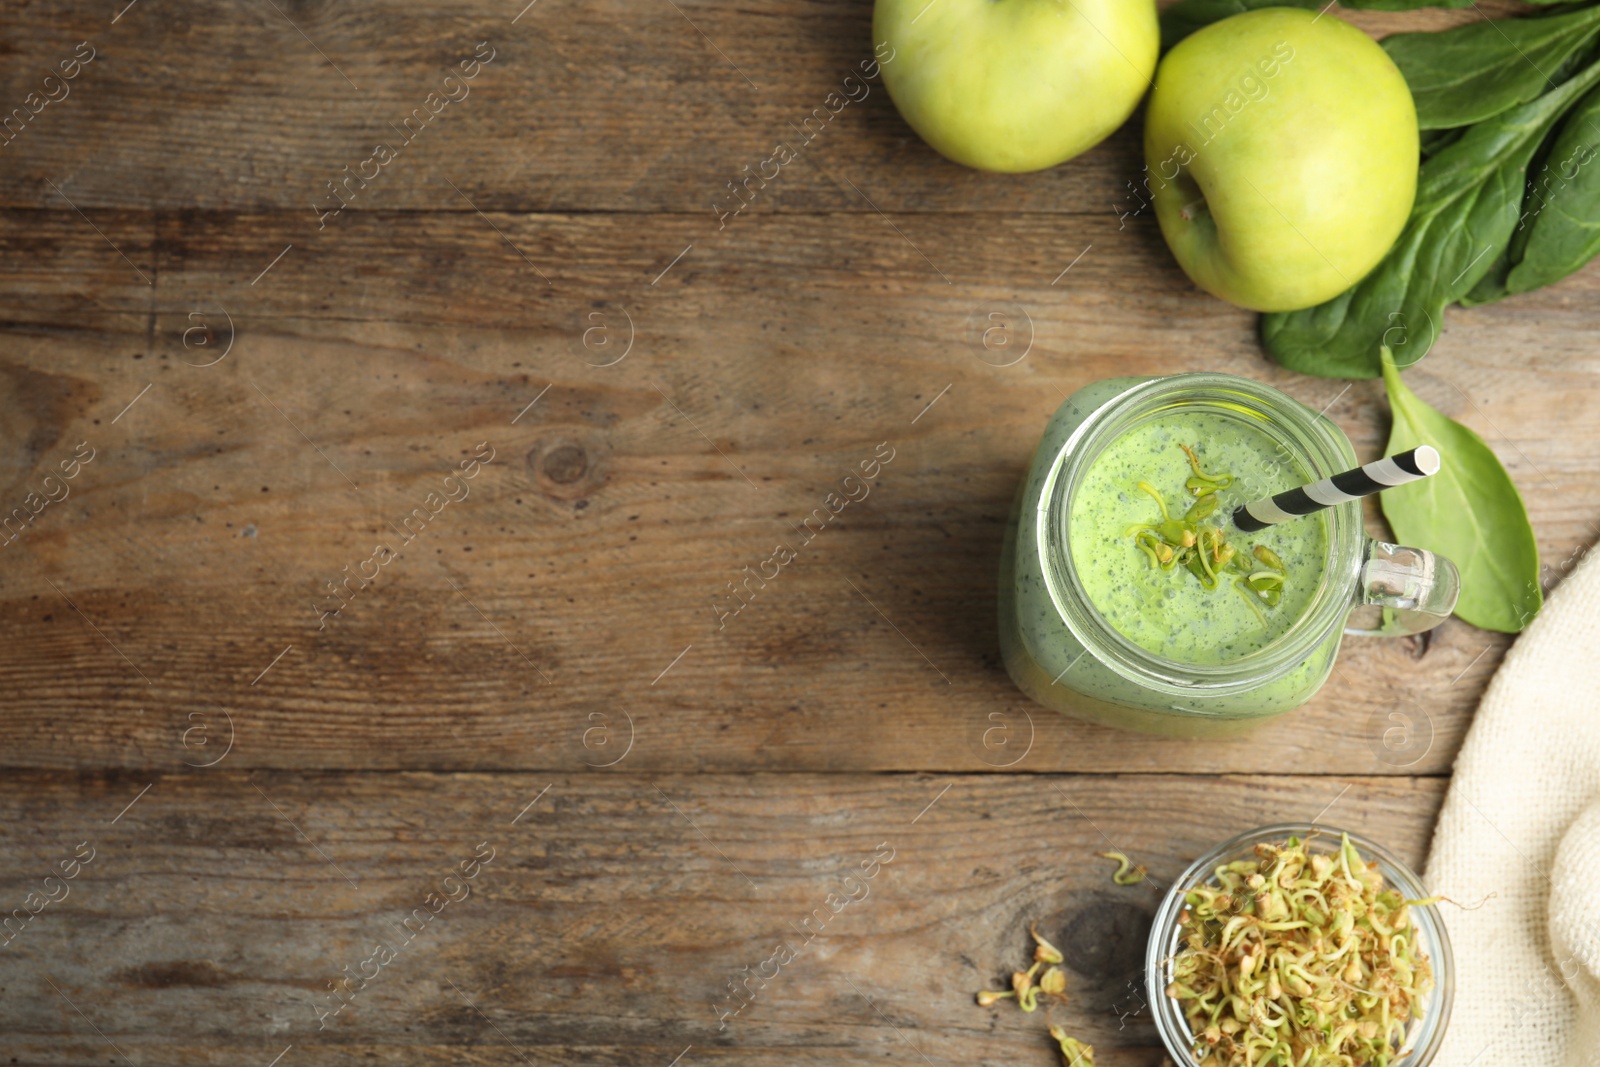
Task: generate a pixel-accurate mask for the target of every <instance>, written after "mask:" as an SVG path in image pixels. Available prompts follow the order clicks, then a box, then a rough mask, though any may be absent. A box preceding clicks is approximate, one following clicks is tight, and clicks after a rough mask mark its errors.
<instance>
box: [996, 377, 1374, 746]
mask: <svg viewBox="0 0 1600 1067" xmlns="http://www.w3.org/2000/svg"><path fill="white" fill-rule="evenodd" d="M1180 445H1185V446H1188V447H1189V448H1190V449H1192V450H1193V451H1194V452H1195V460H1196V462H1197V463H1198V464H1199V466H1200V468H1201V471H1202V472H1203V473H1204V474H1206V475H1207V476H1208V477H1210V478H1212V479H1213V482H1212V484H1215V483H1216V482H1217V481H1220V480H1221V475H1222V474H1228V475H1231V476H1232V477H1231V480H1230V481H1228V483H1227V485H1226V487H1219V488H1218V489H1217V491H1216V492H1214V493H1211V494H1209V495H1210V498H1211V499H1215V500H1216V505H1215V506H1214V508H1213V509H1212V511H1211V512H1210V514H1209V515H1203V516H1199V517H1198V520H1197V521H1196V522H1195V523H1194V524H1193V527H1194V529H1195V530H1196V531H1198V530H1199V529H1201V528H1202V527H1203V528H1204V529H1206V530H1207V531H1208V534H1207V536H1208V537H1212V536H1216V535H1217V532H1218V531H1220V535H1221V541H1222V544H1223V545H1224V546H1226V547H1231V548H1232V549H1233V550H1234V554H1235V555H1236V556H1239V557H1240V558H1239V559H1238V562H1237V563H1234V562H1233V560H1232V559H1231V558H1230V559H1229V560H1228V562H1227V563H1226V564H1222V563H1221V561H1218V563H1219V565H1220V569H1217V570H1216V571H1215V579H1216V580H1215V581H1214V582H1212V583H1211V584H1213V585H1215V588H1206V586H1205V585H1204V584H1202V582H1201V580H1200V579H1199V578H1197V577H1196V576H1195V575H1194V574H1193V573H1191V572H1190V571H1189V570H1188V569H1187V562H1189V561H1188V560H1186V561H1185V565H1184V566H1183V568H1182V569H1180V568H1179V567H1178V566H1177V565H1176V564H1177V562H1178V560H1177V558H1176V557H1174V559H1173V562H1174V564H1175V565H1174V566H1173V567H1171V568H1167V569H1163V568H1162V566H1161V565H1160V562H1159V560H1158V561H1157V562H1156V564H1155V565H1152V560H1151V554H1149V553H1147V552H1146V551H1145V549H1151V552H1156V546H1155V545H1152V544H1151V543H1150V542H1152V541H1153V542H1156V545H1159V549H1160V551H1161V552H1166V551H1169V546H1168V545H1166V543H1165V542H1162V541H1161V540H1160V538H1159V532H1158V531H1153V530H1148V529H1147V530H1144V531H1143V532H1142V534H1141V532H1140V531H1138V529H1137V528H1138V527H1150V526H1157V525H1159V524H1160V522H1161V511H1160V508H1159V506H1158V505H1157V503H1156V500H1155V497H1154V496H1152V495H1151V494H1150V493H1147V492H1145V491H1144V490H1143V489H1140V488H1139V487H1138V483H1139V482H1141V481H1143V482H1146V483H1148V484H1149V486H1150V488H1151V489H1152V490H1154V492H1155V494H1156V495H1158V496H1160V497H1161V498H1162V500H1163V502H1164V503H1165V504H1166V506H1167V509H1168V511H1169V512H1170V514H1171V517H1172V519H1185V518H1186V514H1187V513H1188V512H1189V510H1190V509H1191V508H1192V507H1193V506H1194V505H1195V503H1196V501H1197V500H1199V499H1200V498H1199V497H1197V496H1196V495H1195V493H1194V491H1193V490H1192V489H1190V488H1189V486H1188V485H1187V484H1186V483H1188V482H1189V481H1190V480H1191V479H1194V478H1196V477H1198V476H1197V474H1196V472H1195V470H1194V469H1193V468H1191V466H1190V462H1189V458H1188V457H1187V456H1186V455H1185V454H1184V451H1183V449H1182V448H1180V447H1179V446H1180ZM1355 458H1356V457H1355V451H1354V449H1352V448H1351V447H1350V442H1349V440H1348V439H1347V438H1346V437H1345V436H1344V434H1343V433H1341V432H1340V431H1339V428H1338V427H1337V426H1335V425H1334V424H1333V423H1331V422H1329V421H1328V420H1327V419H1326V418H1325V417H1323V416H1321V415H1319V414H1318V413H1317V412H1315V411H1313V410H1311V409H1310V408H1307V407H1305V406H1304V405H1302V404H1300V403H1298V402H1296V401H1295V400H1294V399H1292V398H1290V397H1288V396H1285V395H1283V394H1282V393H1280V392H1278V391H1277V390H1275V389H1272V388H1271V387H1269V386H1265V385H1262V384H1260V383H1258V382H1252V381H1250V380H1249V379H1245V378H1238V377H1234V376H1232V375H1225V374H1205V373H1201V374H1183V375H1173V376H1169V377H1164V378H1157V379H1150V378H1118V379H1107V380H1104V381H1099V382H1093V383H1090V384H1088V385H1085V386H1083V387H1082V388H1081V389H1079V390H1078V391H1077V392H1075V393H1073V394H1072V396H1071V397H1069V398H1068V399H1067V400H1066V402H1064V403H1063V404H1062V405H1061V406H1060V407H1059V408H1058V409H1057V410H1056V413H1055V415H1054V416H1053V417H1052V418H1051V419H1050V422H1049V424H1048V425H1046V427H1045V429H1044V435H1043V437H1042V438H1041V439H1040V442H1039V447H1038V448H1037V450H1036V451H1035V453H1034V458H1033V462H1032V463H1031V464H1030V465H1029V468H1028V473H1027V475H1026V476H1025V477H1024V478H1023V479H1022V483H1021V484H1020V485H1019V486H1018V488H1017V497H1016V503H1015V505H1014V508H1013V511H1012V516H1011V521H1010V522H1009V523H1008V524H1007V529H1006V537H1005V541H1004V543H1003V545H1002V547H1001V553H1000V591H999V592H1000V597H999V617H1000V651H1001V655H1002V656H1003V658H1004V661H1005V665H1006V670H1007V672H1008V673H1009V674H1010V675H1011V677H1012V679H1013V680H1014V681H1015V682H1016V683H1017V685H1018V687H1019V688H1021V690H1022V691H1023V692H1024V693H1026V694H1027V695H1028V696H1030V697H1032V698H1033V699H1034V700H1037V701H1038V702H1039V703H1041V704H1043V705H1045V706H1046V707H1050V708H1054V709H1056V710H1058V711H1063V712H1068V713H1071V714H1073V715H1077V716H1080V717H1083V718H1087V719H1092V720H1094V721H1096V722H1102V723H1106V724H1109V725H1113V726H1121V727H1127V728H1131V729H1136V730H1143V731H1147V732H1152V733H1161V734H1170V735H1182V736H1221V735H1226V734H1232V733H1237V732H1239V731H1242V730H1246V729H1248V728H1249V727H1250V726H1251V725H1252V724H1253V723H1256V722H1259V721H1261V720H1264V719H1267V718H1270V717H1272V716H1274V715H1278V714H1281V713H1282V712H1285V711H1288V710H1289V709H1290V708H1293V707H1296V706H1298V705H1300V704H1303V703H1304V702H1305V701H1306V700H1308V699H1310V697H1311V696H1312V694H1314V693H1315V692H1316V691H1317V689H1318V688H1319V687H1320V686H1321V685H1322V683H1323V682H1324V681H1326V680H1327V678H1328V675H1329V672H1330V671H1331V670H1332V668H1333V660H1334V656H1335V655H1337V653H1338V651H1339V643H1340V641H1341V639H1342V637H1343V629H1342V626H1343V616H1342V614H1341V605H1342V606H1343V608H1344V609H1345V610H1347V609H1348V604H1349V602H1350V601H1349V600H1346V599H1345V598H1353V597H1354V595H1355V591H1356V588H1357V586H1356V583H1357V580H1358V575H1359V570H1360V563H1361V553H1362V551H1363V546H1364V543H1365V542H1364V534H1363V532H1362V531H1361V528H1360V525H1361V510H1360V507H1359V506H1358V505H1355V504H1341V505H1339V506H1338V507H1337V508H1334V509H1331V510H1329V511H1327V512H1323V513H1321V514H1319V515H1313V516H1306V517H1305V518H1302V519H1297V520H1295V521H1293V522H1290V523H1283V524H1280V525H1278V526H1274V527H1271V528H1269V529H1267V530H1264V531H1261V532H1259V533H1256V534H1250V535H1248V536H1247V535H1245V534H1242V533H1240V532H1239V531H1237V530H1236V529H1234V527H1233V524H1232V522H1231V521H1230V516H1231V514H1232V511H1233V509H1234V508H1235V507H1237V506H1239V505H1240V504H1243V503H1246V502H1248V501H1249V500H1252V499H1257V498H1259V497H1262V496H1266V495H1270V494H1271V493H1275V492H1279V491H1281V490H1283V489H1286V488H1288V487H1290V486H1293V485H1296V484H1303V483H1305V482H1308V481H1311V480H1313V473H1320V474H1322V475H1326V474H1328V473H1331V472H1334V471H1340V470H1348V469H1349V468H1351V467H1353V466H1355V465H1356V464H1355ZM1208 506H1209V505H1208ZM1202 510H1204V508H1202ZM1172 531H1173V528H1171V527H1169V528H1168V532H1169V533H1171V532H1172ZM1141 536H1142V537H1143V539H1144V541H1145V542H1146V543H1145V544H1144V546H1143V548H1141V546H1140V544H1139V540H1140V538H1141ZM1178 542H1179V539H1176V538H1175V539H1174V544H1177V543H1178ZM1257 545H1260V546H1262V547H1263V548H1264V549H1266V550H1268V553H1269V555H1268V556H1267V557H1266V559H1265V560H1263V559H1261V558H1260V557H1258V556H1257V555H1256V553H1255V551H1254V550H1255V547H1256V546H1257ZM1191 547H1198V546H1197V545H1196V546H1191ZM1210 547H1211V548H1212V550H1213V553H1214V554H1215V552H1216V551H1217V550H1218V546H1217V545H1216V544H1211V545H1210ZM1171 550H1172V551H1177V550H1176V549H1171ZM1193 562H1196V563H1197V562H1198V561H1193ZM1270 563H1276V564H1279V565H1281V567H1282V570H1281V571H1277V570H1275V569H1274V568H1273V567H1272V566H1271V565H1270ZM1258 568H1259V569H1258ZM1069 572H1070V573H1069ZM1240 579H1244V580H1246V583H1247V584H1248V583H1249V582H1250V581H1251V580H1254V581H1255V583H1256V584H1257V585H1258V586H1260V591H1258V593H1257V602H1255V603H1252V602H1251V601H1250V600H1248V599H1246V597H1245V596H1244V594H1243V593H1242V592H1241V591H1240V590H1239V589H1238V588H1237V584H1236V583H1237V582H1238V581H1239V580H1240ZM1260 592H1265V593H1267V594H1268V595H1267V596H1265V597H1262V596H1261V595H1260ZM1330 608H1331V610H1330ZM1258 611H1259V613H1258ZM1119 635H1121V636H1122V637H1123V638H1124V640H1118V639H1117V638H1118V636H1119Z"/></svg>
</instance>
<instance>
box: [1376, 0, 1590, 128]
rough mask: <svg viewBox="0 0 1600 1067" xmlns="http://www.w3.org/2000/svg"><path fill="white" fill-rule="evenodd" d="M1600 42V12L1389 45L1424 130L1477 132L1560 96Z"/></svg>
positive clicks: (1503, 22) (1486, 24) (1394, 37)
mask: <svg viewBox="0 0 1600 1067" xmlns="http://www.w3.org/2000/svg"><path fill="white" fill-rule="evenodd" d="M1597 35H1600V7H1589V8H1583V9H1580V10H1578V11H1572V12H1568V13H1565V14H1560V15H1551V16H1548V17H1539V18H1519V19H1497V20H1495V21H1493V22H1490V21H1483V22H1472V23H1468V24H1467V25H1465V26H1458V27H1456V28H1455V29H1452V30H1444V31H1442V32H1439V33H1396V34H1391V35H1390V36H1388V37H1385V38H1384V39H1383V49H1384V51H1386V52H1388V53H1389V58H1390V59H1393V60H1394V62H1395V65H1396V66H1398V67H1399V68H1400V73H1402V74H1404V75H1405V76H1406V84H1407V85H1409V86H1411V96H1412V98H1413V99H1414V100H1416V102H1417V125H1418V126H1419V127H1420V128H1422V129H1424V130H1445V129H1450V128H1452V127H1455V126H1470V125H1471V124H1472V123H1474V122H1481V121H1483V120H1484V119H1486V118H1489V117H1491V116H1493V115H1498V114H1499V113H1500V112H1502V111H1504V110H1506V109H1507V108H1511V107H1515V106H1516V105H1518V104H1525V103H1527V102H1528V101H1529V100H1532V99H1533V98H1534V97H1536V96H1538V95H1539V94H1541V93H1543V92H1544V91H1545V90H1547V89H1552V88H1554V87H1555V85H1556V84H1557V83H1558V82H1559V81H1560V80H1561V76H1562V74H1563V73H1565V71H1564V68H1565V67H1566V64H1567V63H1568V62H1569V61H1570V60H1571V59H1572V57H1573V56H1575V55H1577V54H1578V53H1579V52H1581V51H1583V50H1585V49H1587V48H1588V47H1589V46H1590V45H1591V44H1593V43H1594V40H1595V37H1596V36H1597Z"/></svg>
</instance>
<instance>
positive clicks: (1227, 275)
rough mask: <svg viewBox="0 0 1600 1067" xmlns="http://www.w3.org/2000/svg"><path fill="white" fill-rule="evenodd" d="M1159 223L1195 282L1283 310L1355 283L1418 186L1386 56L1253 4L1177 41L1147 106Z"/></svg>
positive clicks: (1303, 14) (1286, 12)
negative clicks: (1239, 13) (1249, 7)
mask: <svg viewBox="0 0 1600 1067" xmlns="http://www.w3.org/2000/svg"><path fill="white" fill-rule="evenodd" d="M1144 152H1145V164H1146V168H1147V174H1146V179H1145V180H1146V183H1147V185H1148V188H1149V190H1150V196H1151V199H1152V201H1153V202H1154V205H1155V211H1156V217H1157V218H1158V219H1159V220H1160V223H1161V232H1162V235H1163V236H1164V237H1165V238H1166V240H1167V244H1168V245H1169V246H1170V247H1171V249H1172V253H1173V255H1174V256H1176V257H1177V260H1178V263H1179V264H1180V265H1181V266H1182V267H1183V269H1184V271H1185V272H1186V273H1187V274H1188V275H1189V277H1190V278H1192V279H1193V280H1194V282H1195V283H1196V284H1197V285H1199V286H1200V287H1201V288H1202V289H1205V290H1206V291H1208V292H1210V293H1213V294H1215V295H1216V296H1219V297H1221V298H1222V299H1224V300H1227V301H1230V302H1232V303H1234V304H1238V305H1240V306H1241V307H1246V308H1252V309H1254V310H1256V311H1292V310H1296V309H1299V308H1305V307H1311V306H1313V305H1315V304H1320V303H1322V302H1323V301H1325V300H1329V299H1331V298H1333V297H1335V296H1337V295H1338V294H1339V293H1341V292H1343V291H1345V290H1346V289H1348V288H1350V287H1351V286H1352V285H1354V284H1355V283H1356V282H1358V281H1360V280H1361V279H1362V278H1363V277H1364V276H1365V275H1366V274H1367V273H1368V272H1369V271H1371V270H1372V268H1373V267H1375V266H1377V264H1378V262H1379V261H1380V260H1381V259H1382V258H1383V257H1384V255H1385V254H1386V253H1387V252H1388V251H1389V248H1390V246H1391V245H1393V244H1394V241H1395V238H1396V237H1398V236H1399V234H1400V231H1401V229H1402V228H1403V227H1404V226H1405V223H1406V219H1407V217H1408V216H1409V215H1410V213H1411V203H1412V200H1413V198H1414V197H1415V195H1416V188H1417V162H1418V151H1417V116H1416V109H1415V106H1414V105H1413V103H1412V100H1411V91H1410V89H1408V88H1407V86H1406V82H1405V79H1404V78H1403V77H1402V76H1401V74H1400V71H1399V70H1398V69H1396V67H1395V65H1394V63H1393V62H1391V61H1390V59H1389V57H1388V56H1387V55H1386V54H1385V53H1384V51H1383V49H1382V48H1380V47H1378V45H1377V43H1376V42H1374V41H1373V40H1372V39H1371V38H1370V37H1368V36H1367V35H1366V34H1365V33H1363V32H1361V31H1360V30H1358V29H1356V28H1355V27H1353V26H1351V25H1349V24H1348V23H1344V22H1341V21H1339V20H1338V19H1337V18H1334V17H1332V16H1318V15H1316V14H1314V13H1312V12H1309V11H1303V10H1298V9H1291V8H1264V9H1260V10H1257V11H1252V12H1247V13H1245V14H1241V15H1235V16H1233V17H1232V18H1228V19H1224V20H1223V21H1221V22H1217V23H1213V24H1212V25H1210V26H1207V27H1205V28H1204V29H1202V30H1199V31H1198V32H1196V33H1194V34H1191V35H1190V36H1189V37H1186V38H1185V39H1184V40H1182V41H1181V42H1179V43H1178V45H1177V46H1176V47H1174V48H1173V49H1172V51H1170V52H1168V53H1167V55H1166V57H1165V58H1164V59H1162V61H1161V65H1160V66H1159V67H1158V68H1157V71H1156V83H1155V87H1154V89H1153V90H1152V91H1151V95H1150V104H1149V109H1148V112H1147V114H1146V116H1145V132H1144Z"/></svg>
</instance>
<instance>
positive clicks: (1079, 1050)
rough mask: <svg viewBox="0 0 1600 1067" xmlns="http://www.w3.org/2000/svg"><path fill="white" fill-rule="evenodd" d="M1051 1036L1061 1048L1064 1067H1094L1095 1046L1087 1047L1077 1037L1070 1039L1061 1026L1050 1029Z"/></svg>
mask: <svg viewBox="0 0 1600 1067" xmlns="http://www.w3.org/2000/svg"><path fill="white" fill-rule="evenodd" d="M1050 1036H1051V1037H1053V1038H1055V1039H1056V1043H1057V1044H1058V1045H1060V1046H1061V1062H1062V1064H1063V1065H1064V1067H1094V1046H1093V1045H1085V1044H1084V1043H1083V1042H1082V1041H1079V1040H1078V1039H1077V1038H1075V1037H1068V1036H1067V1032H1066V1031H1065V1030H1063V1029H1062V1028H1061V1027H1059V1026H1052V1027H1050Z"/></svg>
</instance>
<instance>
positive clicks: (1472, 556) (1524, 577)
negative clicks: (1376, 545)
mask: <svg viewBox="0 0 1600 1067" xmlns="http://www.w3.org/2000/svg"><path fill="white" fill-rule="evenodd" d="M1381 359H1382V363H1383V382H1384V385H1385V386H1386V387H1387V389H1388V392H1389V408H1390V410H1391V412H1392V413H1393V416H1394V425H1393V427H1392V428H1391V429H1390V431H1389V449H1388V454H1389V455H1394V454H1395V453H1396V452H1404V451H1405V450H1406V449H1409V448H1416V447H1417V446H1418V445H1432V446H1433V447H1434V448H1436V449H1438V450H1439V455H1440V457H1441V458H1442V459H1443V461H1444V462H1443V464H1442V466H1441V467H1440V470H1439V473H1438V474H1435V475H1434V476H1433V477H1431V478H1424V479H1422V480H1421V481H1419V482H1412V483H1411V484H1410V485H1403V486H1400V487H1399V488H1397V489H1385V490H1384V491H1383V493H1382V494H1381V495H1380V496H1379V498H1378V500H1379V503H1380V504H1382V506H1383V514H1384V517H1385V518H1387V519H1388V520H1389V526H1390V527H1391V528H1392V529H1393V530H1394V535H1395V537H1396V538H1398V539H1399V540H1400V542H1401V543H1403V544H1408V545H1412V546H1415V547H1416V548H1425V549H1427V550H1429V551H1430V552H1437V553H1439V554H1440V555H1442V556H1446V557H1448V558H1449V559H1450V561H1451V562H1453V563H1454V564H1455V565H1456V567H1457V569H1458V570H1460V572H1461V599H1460V600H1459V601H1457V602H1456V614H1457V615H1459V616H1460V617H1461V618H1463V619H1465V620H1466V621H1467V622H1470V623H1471V624H1472V625H1474V626H1478V627H1481V628H1483V629H1485V630H1499V631H1500V632H1502V633H1517V632H1518V631H1520V630H1521V629H1522V628H1523V627H1525V626H1527V625H1528V622H1529V621H1530V620H1531V619H1532V618H1533V616H1534V615H1536V614H1537V613H1538V611H1539V606H1540V604H1541V603H1543V599H1544V594H1543V592H1542V590H1541V589H1540V588H1539V546H1538V543H1537V542H1536V541H1535V540H1534V536H1533V527H1532V526H1531V525H1530V524H1529V522H1528V511H1527V509H1526V508H1525V507H1524V506H1523V504H1522V497H1521V496H1519V495H1518V494H1517V487H1516V485H1515V484H1513V483H1512V481H1511V476H1510V475H1509V474H1507V473H1506V469H1505V468H1504V467H1502V466H1501V465H1500V461H1499V460H1498V459H1497V458H1495V454H1494V452H1493V451H1491V450H1490V448H1489V446H1488V445H1486V444H1484V443H1483V438H1481V437H1479V436H1478V435H1477V434H1475V433H1473V432H1472V431H1471V430H1469V429H1467V428H1466V427H1465V426H1463V425H1461V424H1460V423H1459V422H1456V421H1455V420H1453V419H1449V418H1446V417H1445V416H1444V415H1442V414H1440V413H1439V412H1438V411H1436V410H1434V409H1433V408H1431V407H1429V406H1428V405H1427V404H1424V403H1423V402H1422V401H1421V400H1418V399H1417V397H1416V394H1414V393H1412V392H1411V390H1410V389H1408V388H1406V385H1405V383H1404V382H1402V381H1401V380H1400V371H1399V368H1397V367H1396V366H1395V363H1394V359H1393V358H1392V357H1391V356H1390V354H1389V350H1388V348H1384V349H1383V350H1382V353H1381Z"/></svg>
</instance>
